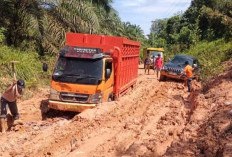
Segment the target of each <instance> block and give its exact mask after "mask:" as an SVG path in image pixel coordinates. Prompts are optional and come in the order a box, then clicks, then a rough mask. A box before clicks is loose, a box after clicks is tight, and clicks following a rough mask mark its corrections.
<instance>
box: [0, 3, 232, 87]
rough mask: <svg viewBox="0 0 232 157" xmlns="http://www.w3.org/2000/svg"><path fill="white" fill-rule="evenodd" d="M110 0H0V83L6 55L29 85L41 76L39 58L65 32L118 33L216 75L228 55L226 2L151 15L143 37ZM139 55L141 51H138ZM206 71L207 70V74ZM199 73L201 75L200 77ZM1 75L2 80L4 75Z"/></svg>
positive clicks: (231, 12)
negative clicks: (186, 57)
mask: <svg viewBox="0 0 232 157" xmlns="http://www.w3.org/2000/svg"><path fill="white" fill-rule="evenodd" d="M111 3H112V0H85V1H83V0H72V1H67V0H0V4H1V5H0V66H1V72H0V82H1V83H0V86H1V85H2V84H3V83H5V82H7V81H2V80H1V79H6V78H10V75H11V72H10V66H9V62H10V61H11V60H19V61H20V64H19V65H17V66H18V75H19V77H21V78H24V79H26V80H27V83H28V84H29V85H30V86H33V84H37V82H38V80H40V79H41V78H43V77H45V76H44V74H43V73H42V70H41V65H42V62H44V61H46V62H48V63H51V65H52V64H53V62H54V57H55V56H56V54H57V53H58V50H59V48H60V47H62V46H63V45H64V42H65V32H80V33H89V34H104V35H113V36H123V37H127V38H129V39H132V40H137V41H140V42H141V44H142V48H143V47H148V46H153V47H163V48H165V50H166V56H167V57H166V58H170V57H172V56H173V55H174V54H177V53H185V54H191V55H193V56H197V57H199V58H200V62H201V64H202V65H203V72H204V76H208V73H210V74H215V75H216V74H217V72H218V71H220V69H217V67H220V66H219V65H220V64H221V62H223V61H225V60H228V59H229V58H231V56H232V46H231V45H232V41H231V37H232V1H231V0H220V1H218V0H193V1H192V2H191V6H190V7H189V8H188V9H187V11H185V12H184V13H180V14H175V15H174V16H172V17H171V18H167V19H156V17H154V19H156V20H155V21H154V22H152V24H151V32H150V34H149V36H148V38H146V37H145V35H144V33H143V31H142V29H141V28H140V26H139V25H135V24H131V23H130V22H123V21H121V19H120V17H119V15H118V13H117V11H116V10H115V9H114V8H112V6H111V5H110V4H111ZM141 57H142V56H141ZM207 72H208V73H207ZM203 78H204V77H203ZM6 80H7V79H6Z"/></svg>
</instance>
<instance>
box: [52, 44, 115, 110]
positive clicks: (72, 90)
mask: <svg viewBox="0 0 232 157" xmlns="http://www.w3.org/2000/svg"><path fill="white" fill-rule="evenodd" d="M84 51H85V53H83V52H84ZM86 52H87V53H86ZM112 67H113V59H112V58H111V57H110V56H109V55H107V54H103V53H102V52H101V50H100V49H93V48H79V47H65V49H64V50H62V51H61V52H60V55H59V57H58V59H57V62H56V65H55V68H54V71H53V74H52V81H51V89H50V98H49V107H50V108H53V109H58V110H68V111H77V112H81V111H83V110H84V109H85V108H92V107H94V106H95V105H96V104H98V103H101V102H105V101H109V100H112V99H113V84H114V69H113V68H112ZM73 103H79V105H78V106H76V105H73ZM62 104H64V105H62Z"/></svg>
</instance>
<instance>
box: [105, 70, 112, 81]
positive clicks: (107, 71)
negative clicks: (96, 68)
mask: <svg viewBox="0 0 232 157" xmlns="http://www.w3.org/2000/svg"><path fill="white" fill-rule="evenodd" d="M110 75H111V70H110V69H106V74H105V77H106V79H108V78H110Z"/></svg>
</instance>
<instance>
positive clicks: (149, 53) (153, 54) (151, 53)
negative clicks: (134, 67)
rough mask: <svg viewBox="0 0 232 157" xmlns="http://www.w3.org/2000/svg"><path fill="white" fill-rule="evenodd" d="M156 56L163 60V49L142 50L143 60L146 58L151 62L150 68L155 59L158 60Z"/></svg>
mask: <svg viewBox="0 0 232 157" xmlns="http://www.w3.org/2000/svg"><path fill="white" fill-rule="evenodd" d="M158 54H160V57H161V58H162V59H164V49H163V48H155V47H149V48H144V49H143V58H144V61H145V58H146V57H147V56H148V57H149V58H150V60H151V65H150V67H151V68H153V67H154V63H155V61H156V58H158Z"/></svg>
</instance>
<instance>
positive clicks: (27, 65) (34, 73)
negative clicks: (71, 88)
mask: <svg viewBox="0 0 232 157" xmlns="http://www.w3.org/2000/svg"><path fill="white" fill-rule="evenodd" d="M11 61H19V63H16V64H15V70H16V73H17V79H19V78H21V79H24V80H25V81H26V86H27V88H36V87H37V86H38V85H41V84H43V83H44V82H46V83H47V82H48V81H47V80H48V78H49V77H45V76H46V75H44V73H43V71H42V61H41V59H40V58H39V55H38V54H37V53H36V52H29V51H26V52H23V51H20V50H17V49H14V48H10V47H7V46H2V45H0V68H1V71H0V87H4V88H5V86H6V85H7V84H9V83H11V82H12V78H13V73H12V66H11V63H10V62H11ZM2 90H3V88H1V91H2Z"/></svg>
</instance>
